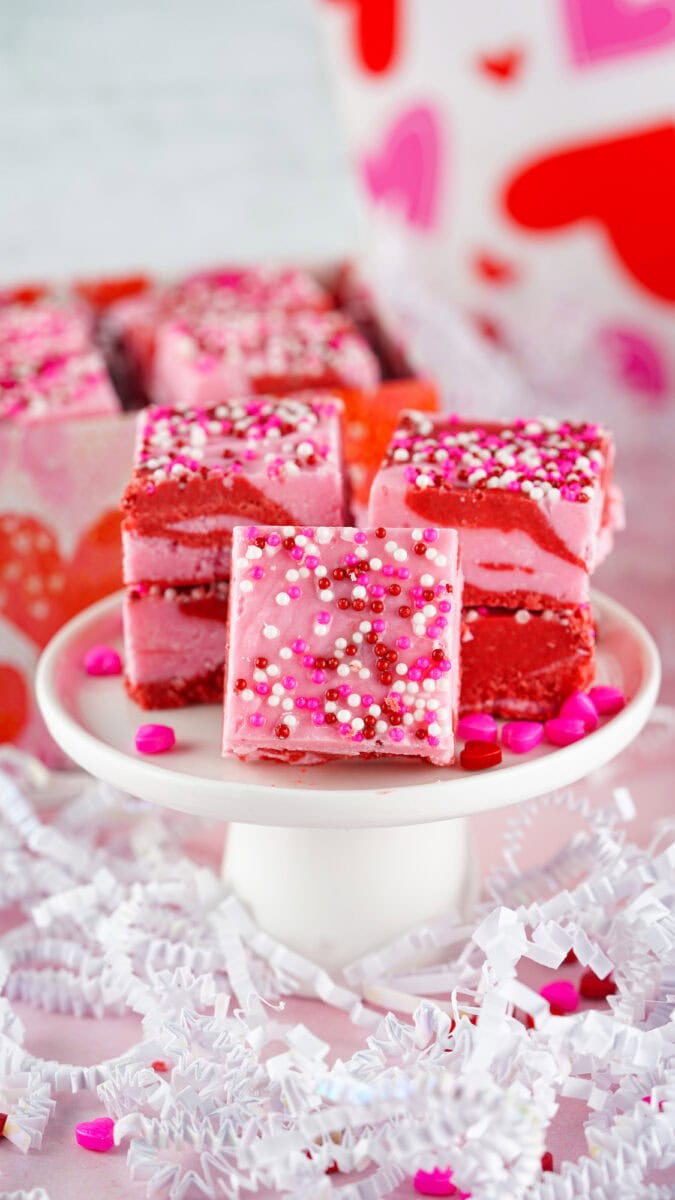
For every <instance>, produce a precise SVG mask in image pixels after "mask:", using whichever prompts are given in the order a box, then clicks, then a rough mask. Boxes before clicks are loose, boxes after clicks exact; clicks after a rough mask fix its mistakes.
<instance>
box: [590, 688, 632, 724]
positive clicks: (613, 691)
mask: <svg viewBox="0 0 675 1200" xmlns="http://www.w3.org/2000/svg"><path fill="white" fill-rule="evenodd" d="M588 695H589V698H590V700H591V701H592V703H593V705H594V707H595V711H596V712H597V713H599V714H600V716H601V717H613V716H614V714H615V713H618V712H621V709H622V708H624V707H625V704H626V697H625V696H624V694H623V692H622V691H621V688H615V687H592V688H591V690H590V692H589V693H588Z"/></svg>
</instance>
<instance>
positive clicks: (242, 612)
mask: <svg viewBox="0 0 675 1200" xmlns="http://www.w3.org/2000/svg"><path fill="white" fill-rule="evenodd" d="M461 592H462V582H461V572H460V568H459V562H458V542H457V535H456V533H455V532H454V531H453V530H450V529H442V530H438V529H432V528H429V529H425V530H423V531H422V533H421V534H420V537H419V539H416V538H415V537H414V536H413V534H412V531H411V530H410V529H397V528H393V527H389V528H384V527H380V528H377V529H367V530H361V529H353V528H327V527H321V526H319V527H317V526H302V527H300V526H293V525H289V526H274V527H269V526H255V525H254V526H250V527H248V528H246V527H245V526H240V527H239V528H237V529H235V531H234V538H233V547H232V578H231V583H230V615H229V624H228V631H227V636H228V652H227V656H226V662H227V667H226V680H225V713H224V728H223V753H225V754H236V755H238V756H239V757H241V758H272V759H285V760H290V761H294V762H306V763H314V762H321V761H322V760H324V759H326V758H332V757H353V756H359V755H361V756H363V755H365V756H366V757H372V756H376V755H391V754H394V755H402V756H408V757H410V756H413V757H423V758H426V759H430V760H431V761H432V762H433V763H436V764H438V765H447V764H449V763H452V761H453V755H454V737H453V731H454V728H455V721H456V716H457V702H458V685H459V670H458V666H459V663H458V657H459V654H458V651H459V620H460V614H461V603H462V595H461Z"/></svg>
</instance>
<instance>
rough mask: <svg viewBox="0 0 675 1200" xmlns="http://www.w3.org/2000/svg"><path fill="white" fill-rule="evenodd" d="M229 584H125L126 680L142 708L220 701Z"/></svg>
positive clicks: (127, 686)
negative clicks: (141, 585)
mask: <svg viewBox="0 0 675 1200" xmlns="http://www.w3.org/2000/svg"><path fill="white" fill-rule="evenodd" d="M227 593H228V585H227V583H212V584H210V585H205V586H201V587H183V588H164V589H162V588H158V587H152V588H145V587H138V588H127V592H126V596H125V600H124V607H123V617H124V643H125V685H126V689H127V692H128V694H129V695H130V696H131V698H132V700H135V701H136V702H137V704H140V706H141V708H181V707H183V706H184V705H187V704H208V703H220V702H221V701H222V696H223V664H224V661H225V627H226V621H227Z"/></svg>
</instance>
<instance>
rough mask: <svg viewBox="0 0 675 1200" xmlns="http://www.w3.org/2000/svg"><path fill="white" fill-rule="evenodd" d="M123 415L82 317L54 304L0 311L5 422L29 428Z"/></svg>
mask: <svg viewBox="0 0 675 1200" xmlns="http://www.w3.org/2000/svg"><path fill="white" fill-rule="evenodd" d="M118 409H119V403H118V400H117V396H116V395H115V392H114V391H113V387H112V384H111V382H110V379H109V378H108V373H107V371H106V369H105V366H104V363H103V360H102V358H101V357H100V355H99V354H98V352H97V351H96V350H95V349H94V347H93V344H92V342H91V340H90V328H89V324H88V322H87V320H86V318H85V316H84V315H83V313H81V312H80V311H79V310H78V309H76V308H74V307H71V308H68V307H59V306H58V305H55V304H54V305H46V304H36V305H34V306H21V305H8V306H6V307H1V306H0V421H1V420H12V421H15V422H18V423H20V424H23V425H28V424H33V423H35V422H42V421H52V420H60V419H62V418H63V417H89V416H100V415H103V414H106V413H112V412H117V411H118Z"/></svg>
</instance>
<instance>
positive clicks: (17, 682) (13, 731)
mask: <svg viewBox="0 0 675 1200" xmlns="http://www.w3.org/2000/svg"><path fill="white" fill-rule="evenodd" d="M29 712H30V696H29V692H28V686H27V684H26V681H25V679H24V677H23V675H22V674H21V672H20V671H18V670H17V669H16V667H13V666H12V665H11V663H0V742H14V741H16V739H17V738H18V737H20V736H21V734H22V732H23V730H24V729H25V727H26V725H27V723H28V716H29Z"/></svg>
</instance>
